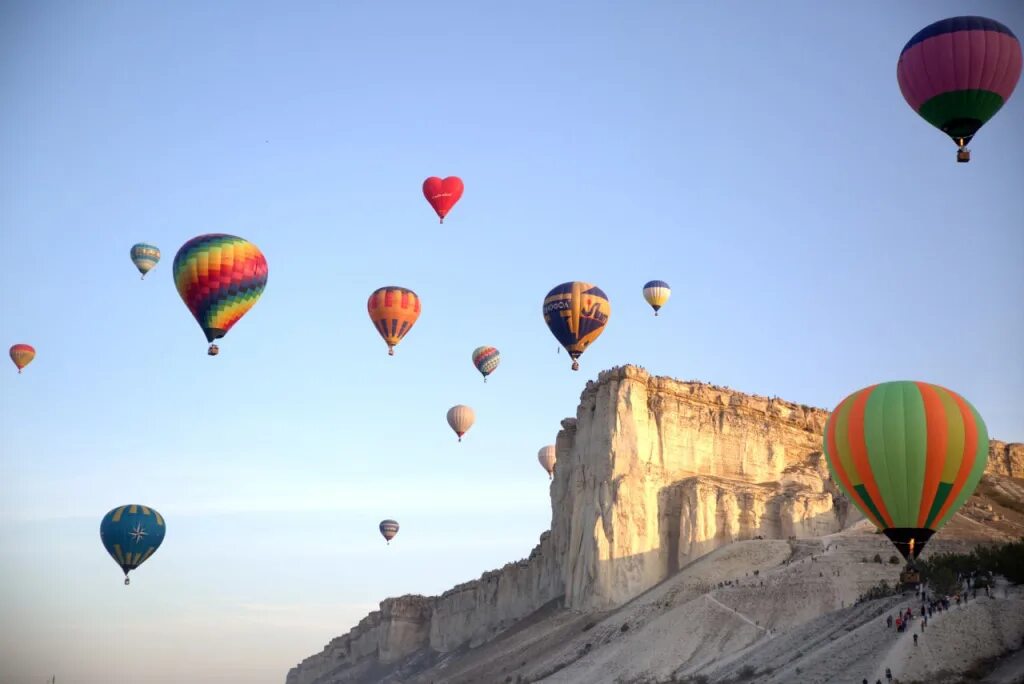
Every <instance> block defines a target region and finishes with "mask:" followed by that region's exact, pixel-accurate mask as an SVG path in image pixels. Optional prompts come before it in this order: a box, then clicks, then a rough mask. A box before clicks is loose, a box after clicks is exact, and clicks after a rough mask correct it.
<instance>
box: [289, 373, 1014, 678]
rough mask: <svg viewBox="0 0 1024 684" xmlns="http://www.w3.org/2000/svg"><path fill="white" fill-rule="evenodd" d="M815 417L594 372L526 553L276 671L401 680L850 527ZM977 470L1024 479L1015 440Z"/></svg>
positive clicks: (559, 444)
mask: <svg viewBox="0 0 1024 684" xmlns="http://www.w3.org/2000/svg"><path fill="white" fill-rule="evenodd" d="M827 418H828V412H827V411H825V410H823V409H817V408H812V407H809V406H804V405H801V404H795V403H792V402H788V401H784V400H781V399H777V398H767V397H760V396H754V395H747V394H742V393H740V392H736V391H733V390H731V389H728V388H724V387H717V386H714V385H710V384H706V383H701V382H681V381H677V380H673V379H671V378H664V377H653V376H651V375H649V374H648V373H647V372H646V371H644V370H643V369H640V368H637V367H635V366H625V367H618V368H613V369H611V370H608V371H604V372H602V373H601V374H600V375H599V376H598V379H597V381H596V382H588V383H587V386H586V388H585V389H584V391H583V393H582V394H581V397H580V404H579V407H578V409H577V413H576V417H575V418H567V419H565V420H563V421H562V430H561V431H560V432H559V434H558V437H557V440H556V443H555V444H556V451H557V464H558V465H557V468H556V469H555V473H554V479H553V481H552V483H551V490H550V491H551V507H552V517H551V530H550V531H549V532H545V533H544V534H543V535H542V536H541V539H540V543H539V544H538V545H537V547H535V548H534V549H533V551H532V552H531V554H530V556H529V557H528V558H526V559H523V560H521V561H518V562H515V563H509V564H507V565H506V566H505V567H503V568H501V569H500V570H496V571H492V572H488V573H485V574H484V575H483V576H482V577H481V578H480V579H478V580H474V581H471V582H467V583H465V584H461V585H459V586H457V587H455V588H453V589H451V590H449V591H447V592H445V593H444V594H442V595H441V596H438V597H432V598H427V597H422V596H403V597H399V598H396V599H387V600H385V601H384V602H382V603H381V608H380V610H379V611H374V612H373V613H371V614H370V615H369V616H367V617H366V618H364V619H363V620H362V621H361V622H360V623H359V624H358V625H357V626H356V627H354V628H353V629H352V630H351V631H350V632H349V633H348V634H346V635H345V636H342V637H339V638H336V639H334V640H332V641H331V642H330V643H329V644H328V645H327V647H326V648H325V650H324V651H323V652H322V653H319V654H316V655H314V656H311V657H310V658H307V659H306V660H304V661H303V662H302V663H301V664H299V665H298V666H297V667H295V668H293V669H292V671H291V672H290V673H289V675H288V684H339V683H341V682H361V681H402V679H401V678H400V677H398V678H395V679H393V680H387V679H386V677H385V676H384V673H386V672H392V674H393V673H394V672H396V671H399V670H401V668H402V667H408V668H413V669H423V668H424V667H426V666H427V665H428V664H429V663H432V662H435V661H437V660H438V659H443V658H445V657H451V656H450V655H446V654H452V653H453V652H454V651H456V650H457V649H461V648H464V647H476V646H479V645H480V644H483V643H485V642H488V641H489V640H491V639H493V638H494V637H495V636H497V635H498V634H500V633H502V632H504V631H506V630H507V629H509V628H510V627H512V626H513V625H515V624H516V623H517V621H519V620H521V619H522V618H524V617H526V616H528V615H530V614H531V613H533V612H534V611H537V610H538V609H540V608H541V607H543V606H546V605H552V604H557V605H559V606H561V607H563V608H568V609H573V610H576V611H602V610H609V609H612V608H615V607H618V606H621V605H622V604H624V603H626V602H627V601H630V600H631V599H633V598H634V597H636V596H638V595H639V594H641V593H642V592H644V591H646V590H647V589H649V588H651V587H653V586H654V585H656V584H658V583H659V582H661V581H663V580H664V579H666V578H667V577H669V576H671V575H672V574H673V573H675V572H676V571H677V570H679V569H680V568H683V567H684V566H686V565H687V564H690V563H692V562H693V561H695V560H697V559H699V558H701V557H702V556H705V555H706V554H709V553H711V552H713V551H715V550H716V549H718V548H720V547H722V546H725V545H727V544H730V543H732V542H734V541H742V540H749V539H755V538H765V539H790V540H793V539H802V538H808V537H821V536H824V535H829V534H832V533H835V532H838V531H840V530H842V529H844V528H847V527H849V526H850V525H852V524H854V523H856V522H858V521H860V520H862V518H863V516H862V515H861V514H860V512H859V511H858V510H857V509H856V508H854V507H853V506H851V505H850V504H849V502H848V501H847V500H846V498H845V497H844V496H843V495H842V494H841V493H840V492H839V491H838V490H837V488H836V487H835V486H834V484H833V483H832V482H831V480H830V478H829V472H828V468H827V466H826V464H825V459H824V456H823V454H822V448H821V434H822V431H823V429H824V426H825V421H826V420H827ZM988 472H989V473H991V474H993V475H995V476H1010V477H1021V476H1024V444H1005V443H1003V442H997V441H993V442H992V443H991V447H990V457H989V464H988ZM999 486H1000V487H1003V489H999V490H998V491H1000V492H1005V491H1007V490H1006V489H1005V486H1004V485H999ZM1010 486H1011V489H1012V487H1013V486H1014V485H1010ZM1013 491H1016V490H1013ZM1011 494H1012V492H1011ZM971 510H972V511H975V513H974V514H975V515H980V514H985V513H987V514H988V515H990V516H991V515H992V513H991V512H986V511H984V509H981V508H979V507H978V505H977V504H976V503H975V504H972V506H971ZM968 522H970V521H968ZM970 525H971V526H973V527H982V528H984V527H986V526H981V525H977V524H976V523H974V522H970ZM965 527H966V526H965ZM987 529H988V532H989V533H990V535H995V537H998V536H999V535H1000V534H1001V532H1000V531H999V530H998V529H996V528H995V527H993V525H992V524H991V523H989V524H988V525H987ZM1007 529H1009V527H1007ZM968 534H970V532H968ZM992 538H994V537H992ZM396 668H397V669H396Z"/></svg>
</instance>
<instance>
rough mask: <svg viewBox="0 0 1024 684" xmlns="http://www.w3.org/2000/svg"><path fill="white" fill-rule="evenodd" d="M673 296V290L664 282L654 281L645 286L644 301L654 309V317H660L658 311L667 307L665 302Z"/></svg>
mask: <svg viewBox="0 0 1024 684" xmlns="http://www.w3.org/2000/svg"><path fill="white" fill-rule="evenodd" d="M671 295H672V288H670V287H669V286H668V283H666V282H665V281H664V280H652V281H650V282H649V283H647V284H645V285H644V299H646V300H647V303H648V304H650V305H651V308H652V309H654V315H655V316H657V315H658V309H660V308H661V307H663V306H665V302H667V301H668V298H669V297H670V296H671Z"/></svg>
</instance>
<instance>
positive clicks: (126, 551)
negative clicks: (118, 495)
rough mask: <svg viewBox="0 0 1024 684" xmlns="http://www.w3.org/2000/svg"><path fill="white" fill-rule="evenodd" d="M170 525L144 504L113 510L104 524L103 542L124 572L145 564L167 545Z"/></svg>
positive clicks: (104, 519)
mask: <svg viewBox="0 0 1024 684" xmlns="http://www.w3.org/2000/svg"><path fill="white" fill-rule="evenodd" d="M166 531H167V525H165V524H164V518H163V516H162V515H160V514H159V513H157V511H156V509H154V508H151V507H149V506H143V505H141V504H125V505H124V506H118V507H117V508H115V509H113V510H111V511H110V512H109V513H107V514H106V515H105V516H103V521H102V522H101V523H100V540H102V541H103V546H104V548H106V549H107V553H109V554H110V557H111V558H113V559H114V562H116V563H117V564H118V565H119V566H120V567H121V570H122V571H123V572H124V583H125V584H128V583H129V580H128V573H129V572H131V571H132V570H134V569H135V568H137V567H139V566H140V565H142V564H143V563H145V562H146V561H147V560H148V559H149V557H150V556H152V555H153V554H154V553H156V550H157V549H158V548H160V544H162V543H163V541H164V533H165V532H166Z"/></svg>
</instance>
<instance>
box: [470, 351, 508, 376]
mask: <svg viewBox="0 0 1024 684" xmlns="http://www.w3.org/2000/svg"><path fill="white" fill-rule="evenodd" d="M500 362H501V352H499V351H498V350H497V349H495V348H494V347H477V348H476V349H474V350H473V365H474V366H476V369H477V370H478V371H480V374H481V375H483V376H484V382H487V376H488V375H490V374H491V373H493V372H494V369H495V368H497V367H498V364H499V363H500Z"/></svg>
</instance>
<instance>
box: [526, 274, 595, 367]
mask: <svg viewBox="0 0 1024 684" xmlns="http://www.w3.org/2000/svg"><path fill="white" fill-rule="evenodd" d="M542 312H543V314H544V322H545V323H547V325H548V330H550V331H551V334H552V335H554V336H555V339H556V340H558V342H559V344H561V345H562V346H563V347H565V350H566V351H567V352H569V357H570V358H572V369H573V370H579V369H580V364H579V361H578V359H579V357H580V355H581V354H583V352H585V351H586V350H587V348H588V347H590V345H591V344H593V343H594V340H596V339H597V338H598V337H600V335H601V333H602V332H604V328H605V326H606V325H607V324H608V318H609V317H610V316H611V313H612V305H611V302H609V301H608V296H607V295H606V294H605V293H604V292H603V291H602V290H601V288H599V287H598V286H597V285H591V284H590V283H584V282H581V281H578V280H574V281H570V282H568V283H562V284H561V285H558V286H556V287H554V288H552V290H551V291H550V292H548V295H547V297H545V298H544V307H543V309H542Z"/></svg>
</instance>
